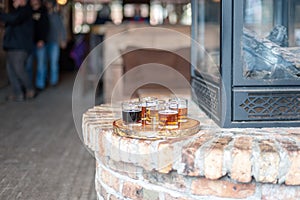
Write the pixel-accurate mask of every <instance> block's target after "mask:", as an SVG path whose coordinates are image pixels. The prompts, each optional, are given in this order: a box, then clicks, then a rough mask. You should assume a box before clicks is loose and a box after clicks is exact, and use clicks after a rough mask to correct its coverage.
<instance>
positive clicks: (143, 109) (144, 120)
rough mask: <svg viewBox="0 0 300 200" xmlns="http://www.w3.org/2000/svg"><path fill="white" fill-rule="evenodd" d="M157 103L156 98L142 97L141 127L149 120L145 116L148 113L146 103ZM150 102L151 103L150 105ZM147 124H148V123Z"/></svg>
mask: <svg viewBox="0 0 300 200" xmlns="http://www.w3.org/2000/svg"><path fill="white" fill-rule="evenodd" d="M156 101H157V98H156V97H144V98H141V99H140V107H141V110H142V112H141V122H142V125H146V124H147V122H148V121H150V119H148V118H149V117H148V116H147V115H148V113H149V111H148V112H147V102H148V104H150V105H151V104H155V102H156ZM150 102H152V103H150ZM148 123H149V122H148Z"/></svg>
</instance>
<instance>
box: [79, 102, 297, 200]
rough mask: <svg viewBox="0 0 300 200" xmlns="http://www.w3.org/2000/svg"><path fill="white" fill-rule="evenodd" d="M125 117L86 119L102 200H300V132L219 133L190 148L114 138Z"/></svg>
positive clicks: (110, 112) (205, 134)
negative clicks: (116, 122) (115, 126)
mask: <svg viewBox="0 0 300 200" xmlns="http://www.w3.org/2000/svg"><path fill="white" fill-rule="evenodd" d="M117 113H118V111H117V110H114V109H113V108H110V107H105V106H98V107H94V108H93V109H90V110H88V111H87V112H86V113H85V114H84V116H83V138H84V142H85V144H86V145H87V146H88V147H89V148H90V149H92V150H93V151H94V153H95V157H96V163H97V164H96V176H95V182H96V190H97V194H98V199H151V200H152V199H159V200H167V199H178V200H189V199H300V145H299V142H300V129H299V128H280V129H278V128H277V129H275V128H274V129H270V128H268V129H214V128H207V129H206V128H205V127H202V129H201V131H200V132H199V133H198V134H196V135H194V136H191V137H189V138H185V139H182V140H178V139H177V140H156V141H147V140H137V139H130V138H125V137H120V136H118V135H115V134H113V127H112V122H113V121H114V120H115V119H116V118H117V117H118V114H117Z"/></svg>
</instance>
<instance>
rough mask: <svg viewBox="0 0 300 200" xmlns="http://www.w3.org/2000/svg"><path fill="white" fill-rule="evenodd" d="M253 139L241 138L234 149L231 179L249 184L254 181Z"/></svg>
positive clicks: (237, 140)
mask: <svg viewBox="0 0 300 200" xmlns="http://www.w3.org/2000/svg"><path fill="white" fill-rule="evenodd" d="M251 154H252V138H251V137H239V138H237V139H236V140H235V142H234V147H233V149H232V167H231V175H230V177H231V178H232V179H234V180H236V181H239V182H243V183H247V182H250V181H251V179H252V170H251V168H252V163H251Z"/></svg>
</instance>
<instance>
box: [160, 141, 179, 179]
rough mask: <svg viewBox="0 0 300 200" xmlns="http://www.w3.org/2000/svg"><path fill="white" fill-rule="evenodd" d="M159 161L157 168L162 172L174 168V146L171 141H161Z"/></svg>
mask: <svg viewBox="0 0 300 200" xmlns="http://www.w3.org/2000/svg"><path fill="white" fill-rule="evenodd" d="M157 156H158V163H157V167H156V170H158V171H159V172H160V173H164V174H166V173H169V172H170V171H171V170H172V166H173V162H174V160H175V158H174V157H173V156H174V155H173V146H172V144H169V143H164V142H161V143H159V145H158V154H157Z"/></svg>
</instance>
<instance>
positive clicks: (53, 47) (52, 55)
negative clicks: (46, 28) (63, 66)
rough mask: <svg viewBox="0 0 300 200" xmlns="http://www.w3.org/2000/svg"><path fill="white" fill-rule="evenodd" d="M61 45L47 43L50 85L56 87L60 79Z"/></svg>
mask: <svg viewBox="0 0 300 200" xmlns="http://www.w3.org/2000/svg"><path fill="white" fill-rule="evenodd" d="M59 53H60V48H59V44H58V43H56V42H49V43H47V55H48V59H49V60H48V61H49V64H50V85H52V86H53V85H56V84H57V83H58V79H59Z"/></svg>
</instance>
